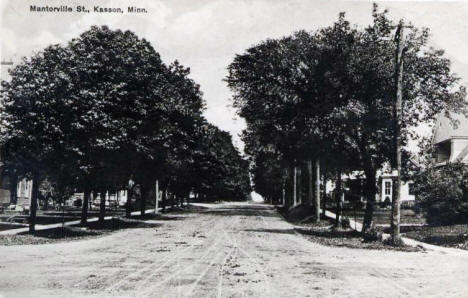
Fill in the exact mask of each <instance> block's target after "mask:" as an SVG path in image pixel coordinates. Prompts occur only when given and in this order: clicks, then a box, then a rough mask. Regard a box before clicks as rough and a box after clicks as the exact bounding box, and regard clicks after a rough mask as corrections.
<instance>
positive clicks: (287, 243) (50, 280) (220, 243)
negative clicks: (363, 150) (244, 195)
mask: <svg viewBox="0 0 468 298" xmlns="http://www.w3.org/2000/svg"><path fill="white" fill-rule="evenodd" d="M177 216H178V217H179V218H177V219H174V220H158V219H154V220H153V219H150V220H148V221H147V223H155V224H157V225H160V226H156V227H142V228H134V229H124V230H119V231H117V232H113V233H109V234H106V235H103V236H101V237H94V238H90V239H84V240H80V241H71V242H67V243H64V242H61V243H50V244H46V245H21V246H3V247H0V255H2V262H1V263H0V296H3V297H330V296H336V297H409V296H411V297H466V294H467V293H468V283H467V282H466V276H468V252H466V251H463V250H457V251H456V253H455V252H454V253H443V252H438V251H431V250H430V251H427V252H424V253H422V252H414V253H407V252H398V251H389V250H374V249H351V248H347V247H333V246H326V245H321V244H318V243H315V242H312V241H309V240H308V239H307V238H306V237H305V236H303V235H300V234H298V233H297V232H296V231H295V230H294V226H293V225H291V224H289V223H287V222H286V221H284V220H283V219H282V218H281V217H280V216H279V214H278V213H277V211H276V210H274V209H273V208H272V207H270V206H267V205H255V204H247V203H229V204H228V203H225V204H218V205H213V206H212V208H210V209H207V210H203V211H192V212H183V213H181V214H178V215H177Z"/></svg>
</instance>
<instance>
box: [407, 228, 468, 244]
mask: <svg viewBox="0 0 468 298" xmlns="http://www.w3.org/2000/svg"><path fill="white" fill-rule="evenodd" d="M401 231H402V233H404V236H405V237H408V238H412V239H415V240H418V241H421V242H425V243H429V244H434V245H440V246H445V247H454V248H460V249H465V250H468V224H462V225H450V226H421V227H416V226H412V227H402V230H401Z"/></svg>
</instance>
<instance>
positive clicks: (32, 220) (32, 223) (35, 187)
mask: <svg viewBox="0 0 468 298" xmlns="http://www.w3.org/2000/svg"><path fill="white" fill-rule="evenodd" d="M38 195H39V175H37V174H36V175H34V176H33V180H32V192H31V202H30V206H29V233H34V232H35V230H36V212H37V197H38Z"/></svg>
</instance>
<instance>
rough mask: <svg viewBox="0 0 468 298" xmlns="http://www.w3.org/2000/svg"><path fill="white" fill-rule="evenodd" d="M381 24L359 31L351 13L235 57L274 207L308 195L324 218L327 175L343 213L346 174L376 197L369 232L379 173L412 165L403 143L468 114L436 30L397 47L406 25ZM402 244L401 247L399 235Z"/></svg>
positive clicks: (260, 178)
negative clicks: (450, 116)
mask: <svg viewBox="0 0 468 298" xmlns="http://www.w3.org/2000/svg"><path fill="white" fill-rule="evenodd" d="M372 17H373V22H372V24H371V25H369V26H368V27H366V28H365V29H359V28H358V27H357V26H351V25H350V23H349V22H348V21H347V20H346V18H345V15H344V13H342V14H340V16H339V18H338V20H337V21H336V22H335V23H334V24H333V25H332V26H329V27H326V28H323V29H321V30H318V31H315V32H306V31H298V32H296V33H294V34H292V35H291V36H287V37H283V38H279V39H268V40H265V41H263V42H260V43H259V44H257V45H255V46H253V47H251V48H249V49H247V50H246V52H245V53H243V54H241V55H237V56H236V57H235V59H234V61H233V62H232V63H231V64H230V65H229V75H228V77H227V78H226V81H227V82H228V85H229V87H230V88H231V89H232V90H233V92H234V98H233V101H234V106H235V107H236V108H237V109H238V114H239V115H240V116H241V117H243V118H244V119H245V120H246V122H247V128H246V129H245V130H244V133H243V140H244V142H245V143H246V153H247V154H248V155H249V157H250V161H251V163H252V167H253V171H252V172H253V181H254V184H255V189H256V191H257V192H259V193H260V194H261V195H263V196H264V197H266V198H268V199H269V200H270V201H272V202H280V201H281V200H282V198H285V201H286V204H287V205H288V206H291V205H293V204H296V203H298V202H299V198H301V197H304V200H303V202H304V201H305V203H308V204H312V205H314V206H315V210H316V212H315V213H316V218H317V220H319V208H320V178H321V176H322V177H325V179H322V180H327V179H333V180H334V181H335V184H336V191H335V193H336V198H337V204H336V205H337V207H339V206H340V204H339V201H340V197H341V192H342V186H341V177H342V175H343V174H349V173H351V172H356V171H357V172H360V173H362V174H363V177H364V178H365V180H364V181H365V183H364V186H363V191H364V195H365V197H366V199H367V203H366V211H365V218H364V225H363V232H367V231H369V229H371V227H372V218H373V211H374V206H375V197H376V193H377V181H376V174H377V171H378V170H380V169H382V168H384V167H385V166H386V165H391V166H392V168H394V169H397V166H398V162H397V161H398V159H399V156H398V154H402V155H403V161H405V160H408V158H407V157H408V156H409V154H407V153H408V152H405V151H404V150H401V149H399V145H402V146H405V145H407V143H408V141H409V140H410V139H414V138H416V137H417V136H416V135H415V134H414V128H416V127H417V126H418V125H420V124H421V123H422V122H426V123H430V122H431V121H433V120H434V118H435V116H436V114H437V113H440V112H441V111H448V110H451V111H457V112H460V111H462V110H464V108H465V89H464V87H462V86H460V85H459V78H458V77H456V76H455V75H454V74H453V73H451V71H450V61H449V60H448V59H447V58H445V57H444V56H443V54H444V52H443V51H442V50H435V49H433V48H431V47H429V46H428V41H429V30H428V29H426V28H424V29H418V28H414V27H412V28H410V29H409V30H408V29H406V30H408V31H409V34H408V35H407V37H406V38H405V39H404V40H403V39H400V40H398V39H397V40H394V34H395V35H396V36H397V38H401V36H402V34H400V33H402V31H401V30H403V29H404V27H403V26H402V23H400V24H398V25H397V24H395V23H394V22H393V21H391V20H390V19H389V18H388V13H387V11H383V12H382V11H379V9H378V7H377V5H374V10H373V13H372ZM395 29H397V32H396V33H395ZM403 66H404V67H403ZM398 90H400V91H399V92H400V93H399V94H400V95H401V96H400V98H401V99H402V100H401V107H400V109H399V108H398V105H397V104H398V101H397V100H396V99H397V96H396V95H397V91H398ZM400 111H402V113H399V112H400ZM397 152H398V154H396V153H397ZM405 157H406V158H405ZM303 165H306V166H303ZM312 165H315V170H313V167H312ZM301 167H302V168H305V169H306V170H307V172H308V175H307V177H308V178H307V179H303V178H301V175H300V172H301V171H300V169H301ZM314 177H315V178H314ZM312 178H313V179H315V181H316V182H315V183H313V179H312ZM301 181H305V182H306V185H307V187H306V188H305V187H301V185H300V183H299V185H298V182H301ZM314 184H315V185H314ZM302 189H307V190H308V192H307V195H302V194H301V190H302ZM314 190H315V191H314ZM298 192H299V194H298ZM314 194H315V196H314ZM298 197H299V198H298ZM397 207H398V208H399V206H397ZM337 211H338V212H337V215H339V208H338V210H337ZM395 216H397V217H398V216H399V214H398V213H395ZM395 219H396V218H395ZM394 224H396V225H398V222H397V221H395V223H394ZM393 236H394V237H393V239H394V242H395V243H396V242H398V241H399V233H398V231H396V232H395V233H394V235H393Z"/></svg>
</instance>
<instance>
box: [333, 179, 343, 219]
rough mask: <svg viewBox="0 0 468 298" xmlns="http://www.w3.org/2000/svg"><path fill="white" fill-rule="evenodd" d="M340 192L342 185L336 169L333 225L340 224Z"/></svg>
mask: <svg viewBox="0 0 468 298" xmlns="http://www.w3.org/2000/svg"><path fill="white" fill-rule="evenodd" d="M342 192H343V186H342V181H341V171H338V172H337V173H336V190H335V203H336V217H335V227H339V226H340V216H341V195H342Z"/></svg>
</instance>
